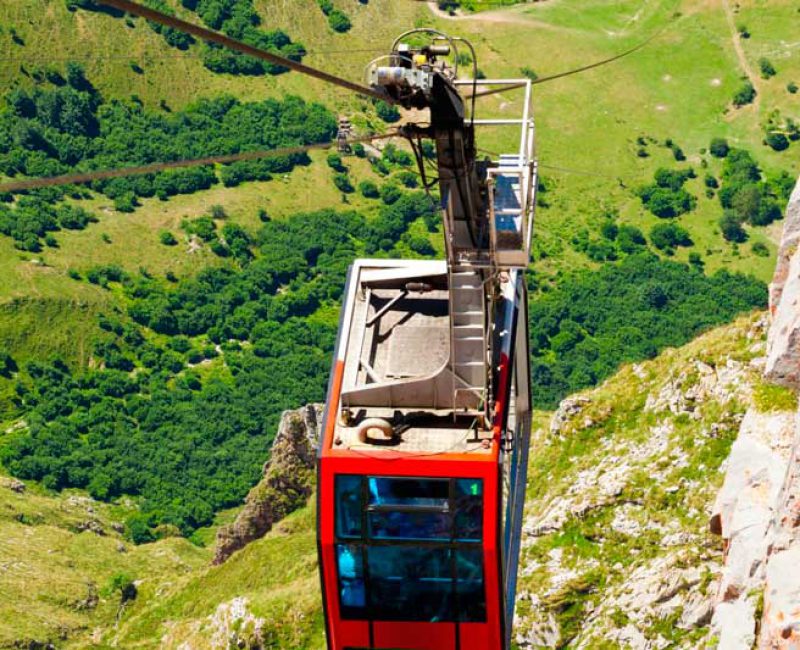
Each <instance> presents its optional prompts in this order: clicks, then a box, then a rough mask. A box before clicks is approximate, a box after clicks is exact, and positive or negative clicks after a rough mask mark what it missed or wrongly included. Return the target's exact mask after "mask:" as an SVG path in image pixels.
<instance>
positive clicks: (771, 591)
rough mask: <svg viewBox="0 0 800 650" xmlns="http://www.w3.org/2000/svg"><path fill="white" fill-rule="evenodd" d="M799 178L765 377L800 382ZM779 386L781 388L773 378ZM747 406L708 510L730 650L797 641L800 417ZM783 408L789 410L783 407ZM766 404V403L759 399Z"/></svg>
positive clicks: (717, 628)
mask: <svg viewBox="0 0 800 650" xmlns="http://www.w3.org/2000/svg"><path fill="white" fill-rule="evenodd" d="M799 243H800V182H798V184H797V186H796V187H795V190H794V192H793V193H792V197H791V199H790V201H789V206H788V208H787V212H786V222H785V224H784V233H783V239H782V241H781V246H780V250H779V252H778V264H777V268H776V271H775V276H774V279H773V282H772V284H771V286H770V314H771V316H772V324H771V327H770V331H769V336H768V339H767V359H766V365H765V377H766V378H767V380H769V381H770V382H774V383H775V384H778V385H779V386H781V387H783V388H784V389H789V390H791V391H793V392H795V393H797V392H800V251H798V244H799ZM773 390H774V391H778V392H779V391H780V390H781V389H780V388H777V387H776V388H774V389H773ZM779 401H780V404H779V405H777V406H776V408H775V410H772V411H770V412H766V413H765V412H758V409H756V408H753V407H751V409H750V410H749V411H748V412H747V414H746V415H745V418H744V420H743V422H742V427H741V430H740V432H739V436H738V438H737V440H736V442H735V443H734V446H733V449H732V450H731V456H730V458H729V460H728V466H727V472H726V476H725V482H724V485H723V488H722V490H721V492H720V494H719V495H718V497H717V501H716V504H715V507H714V511H713V513H712V517H711V530H712V531H713V532H715V533H717V534H719V535H721V536H722V538H723V548H724V551H725V568H724V570H723V574H722V579H721V581H720V586H719V590H718V595H717V604H716V607H715V613H714V618H713V621H712V640H713V641H714V642H715V643H716V644H717V646H718V647H719V648H722V649H724V650H739V649H741V650H749V649H750V648H752V647H753V646H754V645H755V644H757V647H759V648H770V649H772V648H787V649H789V648H793V649H796V648H800V417H798V414H797V412H796V408H795V410H791V411H787V410H785V405H786V402H787V400H785V399H784V400H779ZM780 409H783V410H780ZM762 410H763V405H762Z"/></svg>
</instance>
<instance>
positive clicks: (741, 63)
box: [722, 0, 761, 112]
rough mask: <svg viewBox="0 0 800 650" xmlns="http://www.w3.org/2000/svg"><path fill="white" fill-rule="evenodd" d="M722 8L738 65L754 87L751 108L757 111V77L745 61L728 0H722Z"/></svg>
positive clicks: (758, 94) (758, 100) (759, 93)
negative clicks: (753, 99)
mask: <svg viewBox="0 0 800 650" xmlns="http://www.w3.org/2000/svg"><path fill="white" fill-rule="evenodd" d="M722 8H723V10H724V11H725V18H726V19H727V21H728V27H729V28H730V30H731V41H732V42H733V49H734V51H735V52H736V58H737V59H739V66H740V67H741V68H742V70H744V73H745V75H747V79H748V80H749V81H750V83H751V84H753V88H755V89H756V98H755V101H753V108H754V109H755V110H756V112H758V105H759V104H760V102H761V91H760V89H759V87H758V77H757V76H756V75H755V73H754V72H753V69H752V68H751V67H750V63H748V61H747V57H746V56H745V54H744V48H743V47H742V38H741V36H740V35H739V30H738V29H736V21H735V20H734V18H733V10H732V9H731V3H730V0H722Z"/></svg>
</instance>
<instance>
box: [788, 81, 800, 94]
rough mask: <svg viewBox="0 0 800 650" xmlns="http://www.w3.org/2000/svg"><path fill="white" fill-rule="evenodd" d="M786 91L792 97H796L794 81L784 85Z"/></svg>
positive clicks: (796, 88)
mask: <svg viewBox="0 0 800 650" xmlns="http://www.w3.org/2000/svg"><path fill="white" fill-rule="evenodd" d="M786 90H788V91H789V93H791V94H792V95H796V94H797V90H798V87H797V84H796V83H795V82H794V81H790V82H789V83H788V84H786Z"/></svg>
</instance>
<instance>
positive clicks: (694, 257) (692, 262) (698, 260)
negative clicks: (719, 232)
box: [689, 251, 706, 273]
mask: <svg viewBox="0 0 800 650" xmlns="http://www.w3.org/2000/svg"><path fill="white" fill-rule="evenodd" d="M689 266H691V267H692V268H693V269H696V270H697V271H700V272H701V273H702V272H703V269H704V268H705V266H706V263H705V262H704V261H703V258H702V257H700V253H698V252H697V251H692V252H691V253H689Z"/></svg>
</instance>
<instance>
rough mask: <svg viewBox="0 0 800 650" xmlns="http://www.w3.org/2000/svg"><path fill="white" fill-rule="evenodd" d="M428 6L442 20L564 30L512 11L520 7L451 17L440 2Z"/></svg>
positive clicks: (429, 3)
mask: <svg viewBox="0 0 800 650" xmlns="http://www.w3.org/2000/svg"><path fill="white" fill-rule="evenodd" d="M427 5H428V9H430V10H431V13H432V14H433V15H434V16H436V17H438V18H442V19H443V20H465V21H477V22H481V23H507V24H512V25H528V26H536V27H542V28H544V29H552V30H562V29H563V28H562V27H558V26H556V25H551V24H550V23H545V22H542V21H540V20H535V19H533V18H528V17H527V16H523V15H521V14H520V13H518V12H517V11H511V8H512V7H514V6H517V7H518V6H520V5H508V7H507V8H506V9H495V10H492V11H482V12H480V13H477V14H454V15H451V14H450V13H449V12H447V11H444V10H443V9H440V8H439V3H438V2H428V3H427Z"/></svg>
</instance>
